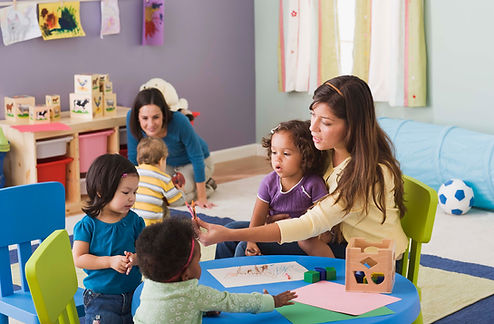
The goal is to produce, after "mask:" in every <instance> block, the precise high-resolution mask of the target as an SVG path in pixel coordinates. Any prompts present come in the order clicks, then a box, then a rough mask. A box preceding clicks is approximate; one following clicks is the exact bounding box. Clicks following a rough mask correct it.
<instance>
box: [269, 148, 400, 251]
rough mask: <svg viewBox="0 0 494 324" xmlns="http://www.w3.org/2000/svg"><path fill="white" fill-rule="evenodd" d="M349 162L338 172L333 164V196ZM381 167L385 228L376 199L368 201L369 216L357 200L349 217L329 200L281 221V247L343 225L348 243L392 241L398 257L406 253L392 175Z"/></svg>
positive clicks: (330, 171)
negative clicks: (299, 214)
mask: <svg viewBox="0 0 494 324" xmlns="http://www.w3.org/2000/svg"><path fill="white" fill-rule="evenodd" d="M349 161H350V157H349V158H347V159H346V160H345V161H343V162H342V163H340V164H339V165H338V166H337V167H335V168H334V167H333V164H332V163H330V165H329V167H328V169H327V170H326V173H325V175H324V180H325V181H326V185H327V187H328V190H329V192H330V193H332V192H334V190H335V189H336V186H337V181H338V178H339V174H340V173H341V172H342V171H343V169H344V168H345V166H346V165H347V164H348V162H349ZM380 166H381V168H382V170H383V175H384V183H385V191H384V193H385V195H386V221H385V222H384V223H383V224H381V223H382V219H383V214H382V213H381V211H380V210H379V209H378V208H377V206H376V205H375V204H374V201H373V199H369V203H370V206H369V208H368V211H367V213H366V214H364V212H365V209H364V208H363V206H362V202H360V203H359V201H358V200H356V201H355V204H354V206H353V208H352V210H351V211H350V213H348V214H345V212H343V209H342V207H341V205H340V202H339V203H338V204H335V203H334V202H335V198H334V197H333V196H327V197H326V198H323V199H321V200H320V201H319V202H317V203H316V204H315V206H314V207H313V208H312V209H310V210H308V211H307V212H306V213H305V214H304V215H302V216H300V217H299V218H293V219H285V220H281V221H278V222H277V224H278V226H279V228H280V231H281V241H280V243H286V242H294V241H300V240H304V239H307V238H310V237H314V236H317V235H319V234H321V233H324V232H325V231H329V230H331V228H332V227H333V226H335V225H337V224H339V223H341V225H340V229H341V232H342V234H343V237H344V238H345V240H346V241H347V242H349V241H350V239H351V238H352V237H363V238H365V239H366V240H368V241H378V242H379V241H381V240H382V239H392V240H393V241H394V242H395V244H396V245H395V253H396V256H399V255H401V254H402V253H403V252H405V250H406V248H407V246H408V238H407V236H406V235H405V232H403V228H402V227H401V223H400V215H399V211H398V208H395V201H394V180H393V175H392V173H391V172H390V170H389V169H388V168H387V167H386V166H384V165H382V164H381V165H380Z"/></svg>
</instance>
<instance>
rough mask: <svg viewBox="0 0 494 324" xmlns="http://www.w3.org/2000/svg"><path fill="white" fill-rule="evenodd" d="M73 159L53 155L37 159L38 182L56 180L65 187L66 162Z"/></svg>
mask: <svg viewBox="0 0 494 324" xmlns="http://www.w3.org/2000/svg"><path fill="white" fill-rule="evenodd" d="M72 160H74V159H73V158H71V157H55V158H48V159H43V160H39V161H38V163H37V164H36V169H37V170H38V182H47V181H58V182H60V183H62V184H63V186H64V187H65V183H66V179H67V177H66V174H67V164H68V163H70V162H72Z"/></svg>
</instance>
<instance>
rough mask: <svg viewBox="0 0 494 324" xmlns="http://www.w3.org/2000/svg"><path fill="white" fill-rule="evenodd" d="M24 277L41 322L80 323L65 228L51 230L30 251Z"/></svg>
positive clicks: (44, 323) (74, 272) (73, 273)
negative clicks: (31, 251)
mask: <svg viewBox="0 0 494 324" xmlns="http://www.w3.org/2000/svg"><path fill="white" fill-rule="evenodd" d="M26 279H27V283H28V285H29V288H30V290H31V296H32V298H33V302H34V307H35V308H36V313H37V314H38V318H39V321H40V323H41V324H51V323H63V324H75V323H79V317H78V315H77V309H76V306H75V302H74V295H75V293H76V291H77V275H76V270H75V266H74V260H73V259H72V250H71V248H70V240H69V235H68V234H67V231H66V230H56V231H54V232H53V233H52V234H50V236H48V237H47V238H46V240H44V241H43V242H42V243H41V244H40V246H39V247H38V248H37V249H36V251H34V252H33V254H32V256H31V258H29V260H28V261H27V262H26Z"/></svg>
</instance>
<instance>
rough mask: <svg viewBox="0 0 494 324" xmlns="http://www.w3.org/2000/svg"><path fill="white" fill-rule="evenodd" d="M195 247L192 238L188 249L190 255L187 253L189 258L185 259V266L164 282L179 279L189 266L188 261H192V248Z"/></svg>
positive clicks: (194, 241)
mask: <svg viewBox="0 0 494 324" xmlns="http://www.w3.org/2000/svg"><path fill="white" fill-rule="evenodd" d="M195 245H196V240H194V238H192V246H191V247H190V253H189V258H188V259H187V262H185V265H184V266H183V267H182V269H180V271H179V272H178V273H177V274H176V275H174V276H173V277H171V278H170V279H168V280H167V281H165V282H173V281H175V280H177V279H178V277H180V276H181V275H182V273H183V272H184V271H185V269H187V267H188V266H189V264H190V261H192V257H193V256H194V246H195Z"/></svg>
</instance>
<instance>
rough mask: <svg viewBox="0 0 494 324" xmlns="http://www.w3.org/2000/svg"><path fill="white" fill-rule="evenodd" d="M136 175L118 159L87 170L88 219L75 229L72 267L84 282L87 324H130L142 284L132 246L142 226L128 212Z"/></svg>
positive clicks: (105, 157)
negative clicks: (134, 299) (81, 271)
mask: <svg viewBox="0 0 494 324" xmlns="http://www.w3.org/2000/svg"><path fill="white" fill-rule="evenodd" d="M138 185H139V175H138V174H137V170H136V168H135V166H134V165H133V164H132V163H131V162H130V161H129V160H127V159H126V158H124V157H123V156H121V155H119V154H104V155H101V156H99V157H98V158H97V159H96V160H94V162H93V163H92V164H91V166H90V167H89V170H88V173H87V177H86V187H87V194H88V197H89V201H88V202H87V204H86V207H84V208H83V209H82V210H83V211H84V212H85V213H86V214H87V215H86V216H84V217H83V218H82V219H81V220H80V221H79V222H78V223H77V224H76V225H75V227H74V248H73V254H74V263H75V265H76V266H77V267H79V268H83V269H84V271H85V272H86V273H87V277H86V278H84V287H85V288H86V290H85V291H84V308H85V310H86V315H85V323H86V324H93V323H95V322H97V323H124V324H127V323H129V324H130V323H133V322H132V314H131V311H130V306H131V304H132V296H133V294H134V290H135V289H136V288H137V286H138V285H139V284H140V282H141V278H142V276H141V273H140V271H139V269H138V268H137V267H135V266H136V265H137V256H136V254H135V242H136V240H137V237H138V236H139V234H140V233H141V231H142V230H143V229H144V227H145V225H144V220H143V219H142V218H141V217H139V216H138V215H137V214H136V213H134V212H133V211H131V210H130V208H131V207H132V205H134V202H135V200H136V192H137V187H138Z"/></svg>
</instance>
